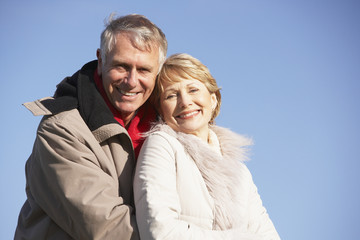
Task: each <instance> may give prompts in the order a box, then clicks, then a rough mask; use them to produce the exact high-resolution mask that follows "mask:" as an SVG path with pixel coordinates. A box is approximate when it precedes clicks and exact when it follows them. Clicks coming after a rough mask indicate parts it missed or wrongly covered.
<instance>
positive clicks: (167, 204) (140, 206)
mask: <svg viewBox="0 0 360 240" xmlns="http://www.w3.org/2000/svg"><path fill="white" fill-rule="evenodd" d="M175 152H176V150H175V149H173V146H172V145H171V144H170V143H169V141H168V140H167V139H166V138H165V137H163V136H162V135H160V134H156V133H155V134H153V135H151V136H149V137H148V138H147V140H146V141H145V143H144V145H143V147H142V150H141V152H140V155H139V158H138V162H137V167H136V171H135V178H134V197H135V206H136V216H137V222H138V228H139V232H140V237H141V239H157V240H159V239H174V240H176V239H179V240H180V239H181V240H195V239H238V240H245V239H247V240H250V239H252V240H254V239H261V237H260V236H259V235H255V234H250V233H244V232H241V231H240V230H228V231H215V230H209V229H203V228H200V227H198V226H196V225H194V224H192V223H189V222H186V221H184V220H180V218H179V216H180V214H181V205H180V201H179V197H178V193H177V190H176V189H177V187H176V186H177V182H176V159H175V158H176V157H175V156H176V154H175Z"/></svg>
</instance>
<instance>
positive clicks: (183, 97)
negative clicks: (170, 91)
mask: <svg viewBox="0 0 360 240" xmlns="http://www.w3.org/2000/svg"><path fill="white" fill-rule="evenodd" d="M179 101H180V107H181V108H185V107H187V106H189V105H191V102H192V101H191V97H190V96H189V94H187V93H183V94H180V97H179Z"/></svg>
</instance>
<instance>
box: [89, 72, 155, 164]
mask: <svg viewBox="0 0 360 240" xmlns="http://www.w3.org/2000/svg"><path fill="white" fill-rule="evenodd" d="M94 80H95V84H96V86H97V88H98V90H99V92H100V94H101V96H102V97H103V99H104V100H105V102H106V104H107V106H108V107H109V109H110V111H111V112H112V114H113V115H114V118H115V120H116V121H118V122H119V123H120V124H121V126H123V127H125V126H124V121H123V119H122V118H121V114H120V112H119V111H118V110H116V108H115V107H114V106H113V105H112V103H111V102H110V100H109V98H108V97H107V95H106V92H105V89H104V86H103V84H102V78H101V77H100V76H99V75H98V73H97V70H96V71H95V73H94ZM155 120H156V111H155V109H154V108H153V107H152V106H151V105H150V104H149V103H148V102H145V103H144V104H143V105H142V106H141V107H140V108H139V109H138V110H137V112H136V114H135V116H134V117H133V119H132V120H131V121H130V123H129V124H128V125H127V126H126V127H125V128H126V130H127V131H128V133H129V135H130V138H131V140H132V143H133V146H134V150H135V156H136V159H137V157H138V156H139V152H140V149H141V146H142V144H143V143H144V140H145V139H144V138H143V137H141V135H140V134H141V133H143V132H146V131H148V130H150V126H151V123H152V122H154V121H155Z"/></svg>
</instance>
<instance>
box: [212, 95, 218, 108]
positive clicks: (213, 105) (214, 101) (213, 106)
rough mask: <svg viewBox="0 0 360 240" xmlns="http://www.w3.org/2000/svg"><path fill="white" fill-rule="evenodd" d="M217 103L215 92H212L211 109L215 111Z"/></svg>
mask: <svg viewBox="0 0 360 240" xmlns="http://www.w3.org/2000/svg"><path fill="white" fill-rule="evenodd" d="M216 105H217V98H216V95H215V93H211V110H212V111H214V110H215V108H216Z"/></svg>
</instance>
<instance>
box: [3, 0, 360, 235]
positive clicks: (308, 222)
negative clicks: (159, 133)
mask: <svg viewBox="0 0 360 240" xmlns="http://www.w3.org/2000/svg"><path fill="white" fill-rule="evenodd" d="M111 12H117V13H118V14H119V15H124V14H128V13H140V14H143V15H145V16H147V17H148V18H150V19H151V20H152V21H153V22H155V23H156V24H157V25H158V26H159V27H161V28H162V29H163V31H164V32H165V34H166V35H167V38H168V41H169V51H168V54H173V53H177V52H186V53H189V54H191V55H193V56H194V57H196V58H198V59H200V60H201V61H202V62H203V63H205V64H206V65H207V66H208V67H209V69H210V71H211V72H212V74H213V75H214V77H215V78H216V79H217V81H218V83H219V85H220V86H221V87H222V94H223V105H222V109H221V113H220V117H219V118H218V119H217V124H218V125H221V126H225V127H228V128H230V129H232V130H234V131H236V132H238V133H242V134H246V135H248V136H251V137H252V138H253V139H254V141H255V146H254V147H253V149H252V160H251V161H250V162H249V163H248V166H249V168H250V170H251V171H252V173H253V177H254V181H255V183H256V184H257V186H258V189H259V192H260V194H261V197H262V199H263V202H264V205H265V206H266V207H267V209H268V212H269V214H270V217H271V218H272V220H273V222H274V224H275V226H276V228H277V230H278V232H279V234H280V235H281V237H282V239H286V240H304V239H307V240H309V239H314V240H319V239H326V240H332V239H356V238H358V237H359V236H360V230H359V229H360V228H359V214H360V187H359V181H360V177H359V173H358V172H359V170H360V163H359V162H360V127H359V123H360V104H359V103H360V2H359V1H355V0H353V1H352V0H301V1H300V0H298V1H289V0H237V1H235V0H234V1H227V0H222V1H205V0H189V1H188V0H183V1H160V0H152V1H146V0H143V1H119V0H116V1H115V0H114V1H106V0H104V1H100V0H97V1H95V0H86V1H85V0H76V1H74V0H62V1H45V0H44V1H40V0H32V1H25V0H23V1H19V0H1V1H0V32H1V34H0V50H1V51H0V53H1V54H0V70H1V88H0V100H1V101H0V108H1V111H2V113H1V120H0V121H1V124H0V128H1V129H0V130H1V133H2V137H1V138H0V187H1V197H0V208H1V209H0V216H1V217H0V239H12V238H13V233H14V229H15V226H16V223H17V217H18V212H19V210H20V208H21V206H22V204H23V202H24V201H25V199H26V196H25V171H24V166H25V161H26V159H27V157H28V156H29V154H30V153H31V149H32V144H33V141H34V138H35V131H36V127H37V125H38V123H39V121H40V117H33V116H32V115H31V113H30V112H28V111H27V110H26V109H25V108H24V107H23V106H22V105H21V104H22V103H24V102H27V101H32V100H35V99H38V98H41V97H45V96H50V95H52V94H53V92H54V91H55V86H56V84H57V83H59V82H60V80H62V79H63V78H64V77H65V76H68V75H71V74H73V73H74V72H75V71H76V70H78V69H79V68H80V67H81V66H82V65H83V64H85V63H86V62H88V61H90V60H93V59H95V56H96V55H95V51H96V49H97V48H98V46H99V35H100V32H101V31H102V29H103V26H104V25H103V22H104V19H105V18H106V17H107V16H108V15H109V14H110V13H111Z"/></svg>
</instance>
